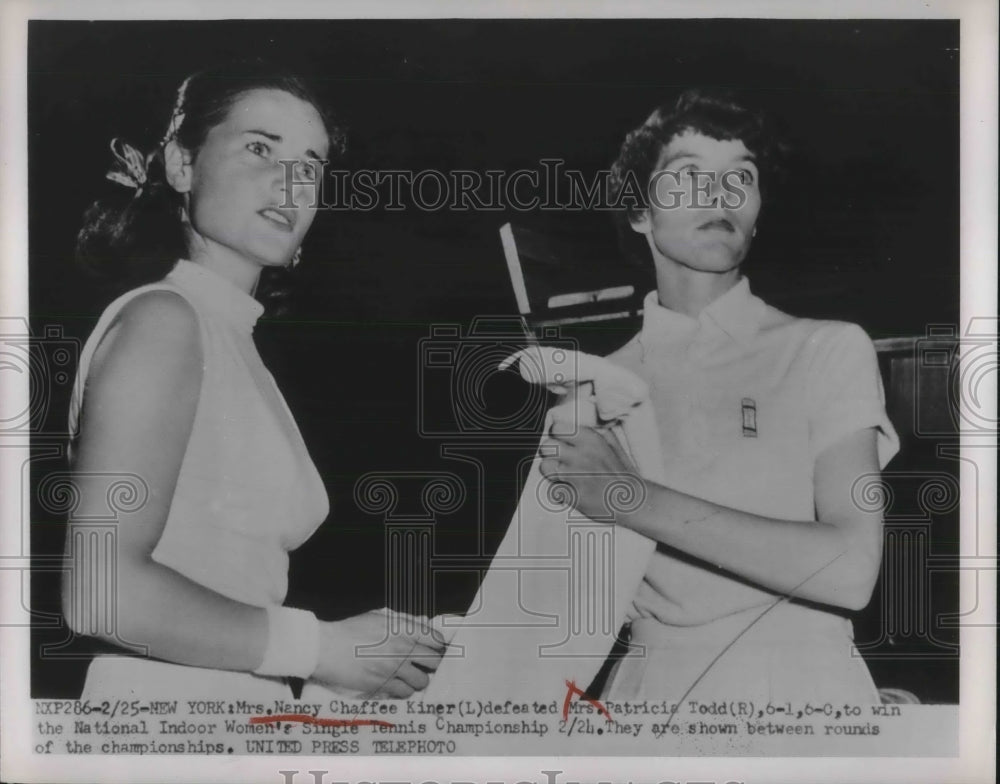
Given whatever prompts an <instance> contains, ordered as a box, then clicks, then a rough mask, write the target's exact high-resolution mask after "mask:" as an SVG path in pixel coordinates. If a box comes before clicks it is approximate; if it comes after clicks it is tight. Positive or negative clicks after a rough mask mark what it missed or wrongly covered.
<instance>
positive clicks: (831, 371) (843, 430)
mask: <svg viewBox="0 0 1000 784" xmlns="http://www.w3.org/2000/svg"><path fill="white" fill-rule="evenodd" d="M811 342H812V343H813V344H814V345H813V347H812V348H813V355H812V359H811V362H810V363H809V371H808V381H807V395H808V398H807V407H808V411H809V445H810V452H811V454H812V456H813V458H816V457H817V456H818V455H820V454H821V453H822V452H823V450H825V449H826V448H827V447H830V446H832V445H833V444H835V443H836V442H837V441H839V440H840V439H842V438H844V437H846V436H848V435H850V434H851V433H855V432H857V431H858V430H864V429H865V428H869V427H874V428H876V431H877V437H878V440H877V444H878V459H879V466H880V467H881V468H884V467H885V466H886V464H887V463H888V462H889V461H890V460H891V459H892V457H893V456H894V455H895V454H896V453H897V452H898V451H899V436H898V435H897V434H896V430H895V428H893V426H892V423H891V422H890V421H889V417H888V415H887V414H886V411H885V390H884V388H883V386H882V377H881V375H880V373H879V368H878V359H877V357H876V354H875V346H874V345H872V341H871V339H870V338H869V337H868V335H867V334H865V331H864V330H863V329H861V327H859V326H857V325H856V324H845V323H833V324H829V325H828V326H824V327H823V328H821V329H819V330H817V332H816V334H814V335H813V338H812V340H811Z"/></svg>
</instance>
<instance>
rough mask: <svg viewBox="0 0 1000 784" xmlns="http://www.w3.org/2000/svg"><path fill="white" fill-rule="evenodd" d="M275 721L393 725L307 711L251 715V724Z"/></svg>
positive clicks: (329, 724) (331, 725)
mask: <svg viewBox="0 0 1000 784" xmlns="http://www.w3.org/2000/svg"><path fill="white" fill-rule="evenodd" d="M276 721H289V722H291V721H297V722H300V723H301V724H318V725H319V726H321V727H395V726H396V725H395V724H393V723H392V722H391V721H382V720H381V719H320V718H317V717H316V716H310V715H309V714H308V713H279V714H277V715H274V716H251V717H250V723H251V724H271V723H273V722H276Z"/></svg>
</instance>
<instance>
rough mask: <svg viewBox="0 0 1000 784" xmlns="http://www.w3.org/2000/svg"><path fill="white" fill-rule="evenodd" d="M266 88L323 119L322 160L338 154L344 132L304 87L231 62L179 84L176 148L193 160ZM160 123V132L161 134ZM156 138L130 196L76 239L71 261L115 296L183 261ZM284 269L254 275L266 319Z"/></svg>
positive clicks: (178, 211)
mask: <svg viewBox="0 0 1000 784" xmlns="http://www.w3.org/2000/svg"><path fill="white" fill-rule="evenodd" d="M257 89H274V90H281V91H283V92H287V93H290V94H291V95H294V96H295V97H297V98H300V99H302V100H303V101H306V102H307V103H309V104H311V105H312V106H313V107H314V108H315V109H316V111H317V112H318V113H319V114H320V117H321V118H322V119H323V123H324V127H325V128H326V132H327V136H328V137H329V141H330V157H331V158H334V157H339V156H342V155H343V154H344V152H345V132H344V130H343V128H342V127H340V125H339V124H338V123H337V122H336V121H335V119H334V118H333V116H332V115H331V114H330V113H329V111H328V110H327V108H326V107H325V106H324V104H323V102H322V101H321V100H320V99H319V97H318V96H317V95H316V93H315V92H313V90H312V89H311V87H309V85H307V84H306V82H305V81H304V80H303V79H302V78H301V77H299V76H297V75H296V74H294V73H292V72H291V71H288V70H285V69H283V68H281V67H279V66H276V65H274V64H272V63H268V62H266V61H264V60H259V59H254V60H239V61H235V62H230V63H227V64H225V65H221V66H218V67H214V68H210V69H206V70H204V71H200V72H198V73H195V74H193V75H192V76H190V77H189V78H188V80H187V85H186V88H185V90H184V96H183V103H182V105H181V106H180V107H179V110H180V111H181V112H182V113H183V120H182V121H181V123H180V125H179V126H178V127H177V128H176V129H174V130H175V132H176V136H175V138H176V139H177V141H178V143H179V144H180V145H181V146H182V147H184V148H185V149H187V150H190V151H191V152H192V153H193V154H194V155H195V156H197V154H198V151H199V150H200V148H201V146H202V145H203V144H204V142H205V139H206V138H207V136H208V133H209V131H211V130H212V128H214V127H215V126H216V125H218V124H220V123H221V122H223V121H224V120H225V118H226V115H227V113H228V112H229V109H230V108H231V107H232V105H233V104H234V103H235V102H236V101H237V100H239V98H240V97H241V96H242V95H244V94H245V93H247V92H249V91H250V90H257ZM166 126H167V121H166V120H164V122H163V124H162V126H161V127H163V128H166ZM168 140H169V139H168V138H164V140H163V141H162V142H160V143H159V144H158V145H157V146H156V147H155V148H154V149H153V151H152V152H151V154H150V155H149V156H148V157H147V165H146V181H145V183H143V185H142V187H141V188H140V189H139V190H138V191H134V190H130V189H128V188H125V187H121V186H115V187H114V188H113V190H112V191H111V192H109V195H108V196H107V197H105V198H101V199H99V200H97V201H95V202H94V203H93V204H92V205H91V206H90V207H89V208H88V209H87V211H86V213H85V214H84V218H83V226H82V228H81V229H80V231H79V233H78V234H77V240H76V258H77V260H78V262H79V263H80V264H81V265H82V266H83V267H84V268H85V269H87V270H89V271H91V272H93V273H95V274H96V275H98V276H99V277H101V278H103V279H104V280H105V281H112V282H113V283H114V287H115V288H116V289H126V288H132V287H134V286H139V285H142V284H144V283H152V282H153V281H157V280H160V279H162V278H163V277H164V276H165V275H166V274H167V273H168V272H170V270H171V269H172V268H173V266H174V263H175V262H176V261H177V260H178V259H180V258H185V257H187V256H188V246H187V236H186V233H185V230H184V225H183V222H182V214H183V205H184V199H183V197H182V196H181V194H179V193H178V192H177V191H175V190H174V189H173V188H172V187H171V186H170V184H169V183H168V182H167V179H166V170H165V167H164V160H163V145H164V144H165V142H166V141H168ZM293 274H294V273H293V271H292V269H291V268H284V269H282V268H268V269H265V270H263V271H262V273H261V278H260V281H259V284H258V286H257V292H256V294H257V297H258V299H260V300H261V302H262V303H263V304H264V305H265V307H266V309H267V312H268V313H269V314H271V315H278V314H280V313H282V312H283V311H284V310H285V309H286V305H287V300H288V296H289V294H290V292H291V282H292V277H293Z"/></svg>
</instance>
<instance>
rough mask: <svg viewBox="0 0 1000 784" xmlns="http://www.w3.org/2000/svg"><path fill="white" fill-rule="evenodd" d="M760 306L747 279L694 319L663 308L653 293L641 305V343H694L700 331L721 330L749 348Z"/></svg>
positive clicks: (760, 302) (741, 279) (754, 332)
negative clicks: (690, 341)
mask: <svg viewBox="0 0 1000 784" xmlns="http://www.w3.org/2000/svg"><path fill="white" fill-rule="evenodd" d="M763 306H764V303H763V302H762V301H761V300H760V299H759V298H758V297H755V296H754V295H753V294H751V293H750V281H749V279H748V278H746V277H742V278H740V280H739V282H737V284H736V285H735V286H733V287H732V288H731V289H729V291H727V292H726V293H725V294H723V295H722V296H720V297H717V298H716V299H715V300H713V301H712V302H711V303H710V304H709V305H708V306H706V307H705V308H704V309H702V311H701V313H699V314H698V316H697V317H692V316H687V315H685V314H683V313H678V312H677V311H675V310H670V309H669V308H665V307H663V305H661V304H660V301H659V297H658V295H657V291H656V290H655V289H654V290H653V291H651V292H649V294H647V295H646V298H645V300H644V301H643V317H642V330H641V332H640V339H641V340H642V341H643V344H644V345H650V346H651V345H655V344H656V343H659V342H664V341H668V342H670V341H675V340H679V339H684V338H687V339H694V337H695V336H696V335H697V333H698V332H699V331H701V330H703V329H709V330H712V331H719V330H721V331H722V332H723V333H724V334H726V335H728V336H729V337H730V338H731V339H732V340H735V341H737V342H738V343H740V344H742V345H749V344H750V343H751V341H752V340H753V339H754V337H755V336H756V335H757V331H758V330H759V329H760V319H761V315H762V312H763Z"/></svg>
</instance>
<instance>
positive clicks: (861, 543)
mask: <svg viewBox="0 0 1000 784" xmlns="http://www.w3.org/2000/svg"><path fill="white" fill-rule="evenodd" d="M777 150H778V147H777V145H776V144H775V143H774V142H773V141H772V137H771V135H770V133H769V131H768V128H767V124H766V122H765V121H764V119H763V117H762V115H760V114H759V113H756V112H753V111H751V110H749V109H747V108H746V107H745V106H743V105H742V104H741V103H739V102H738V101H736V100H734V99H733V98H732V97H730V96H728V95H725V94H718V93H711V92H707V91H701V90H690V91H687V92H685V93H684V94H682V95H681V96H680V98H679V99H678V100H677V101H676V102H675V103H672V104H667V105H664V106H662V107H660V108H658V109H657V110H656V111H654V112H653V113H652V115H650V117H649V118H648V119H647V120H646V121H645V122H644V123H643V124H642V125H641V126H639V127H638V128H636V129H635V130H633V131H632V132H631V133H629V134H628V136H627V137H626V139H625V142H624V144H623V145H622V148H621V154H620V156H619V158H618V160H617V161H616V162H615V164H614V168H613V172H614V178H613V181H614V183H615V192H614V193H613V196H615V197H618V196H621V195H622V193H623V189H626V188H627V189H629V193H637V194H638V198H636V199H634V204H632V205H628V202H627V200H626V199H621V203H622V204H623V205H625V206H626V207H628V208H627V209H625V210H624V211H623V213H622V214H621V215H620V225H621V228H622V229H623V230H624V232H625V234H626V236H627V238H628V239H630V240H633V242H632V244H631V245H630V246H629V248H630V254H631V255H632V256H633V257H634V258H637V259H638V260H640V261H644V262H645V263H648V264H652V266H653V268H654V270H655V274H656V284H657V288H656V290H655V291H653V292H651V293H650V294H649V296H648V297H647V298H646V300H645V304H644V316H643V325H642V329H641V331H640V332H639V334H637V335H636V336H635V337H634V338H633V339H632V340H631V341H630V342H629V343H628V344H627V345H625V346H624V347H623V348H622V349H620V350H619V351H617V352H615V353H614V354H613V355H611V357H610V359H611V360H612V361H613V362H616V363H618V364H620V365H622V366H623V367H625V368H627V369H629V370H631V371H633V372H634V373H636V374H637V375H638V376H640V377H641V378H643V379H644V380H645V381H647V382H648V384H649V387H650V395H651V399H652V403H653V406H654V409H655V412H656V416H657V420H658V425H659V429H660V440H661V445H662V451H663V454H664V460H665V469H666V477H667V479H666V481H665V483H664V484H662V485H660V484H657V483H654V482H650V481H648V480H644V491H645V496H644V498H645V500H644V502H643V503H642V504H641V506H639V507H638V508H636V509H635V510H634V511H631V512H628V513H621V514H619V515H618V516H617V521H616V522H617V523H618V524H619V525H623V526H626V527H628V528H632V529H633V530H635V531H637V532H639V533H641V534H643V535H645V536H647V537H649V538H652V539H654V540H656V542H657V543H658V545H659V546H658V549H657V551H656V553H655V554H654V556H653V559H652V561H651V563H650V565H649V567H648V569H647V570H646V572H645V578H644V580H643V582H642V584H641V586H640V588H639V591H638V593H637V595H636V596H635V598H634V600H633V602H632V608H631V611H630V613H629V618H630V621H631V644H632V650H631V651H630V653H629V655H628V656H626V657H625V658H624V659H623V660H622V662H621V663H620V664H619V665H618V666H617V668H616V672H615V673H614V674H613V676H612V679H611V681H610V685H609V688H608V696H610V697H612V698H619V699H629V698H637V697H642V698H646V697H650V698H663V699H667V700H681V699H684V698H686V697H687V696H690V697H691V699H711V698H719V699H725V700H751V701H754V702H755V704H757V705H759V706H763V705H764V704H766V703H767V702H772V703H785V702H786V701H789V700H793V701H795V704H798V705H801V704H803V701H812V702H814V703H816V701H819V702H820V703H825V702H828V701H833V700H836V701H838V702H850V703H862V702H878V694H877V691H876V689H875V686H874V684H873V683H872V680H871V677H870V675H869V673H868V670H867V668H866V667H865V664H864V662H863V660H862V659H861V657H860V656H859V655H858V653H857V651H856V649H855V648H854V646H853V643H852V628H851V623H850V621H849V620H848V619H847V617H846V616H847V615H848V614H849V613H850V612H851V611H854V610H859V609H861V608H863V607H864V606H865V605H866V604H867V603H868V601H869V598H870V596H871V592H872V589H873V586H874V584H875V581H876V578H877V576H878V572H879V566H880V563H881V549H882V528H881V509H880V508H879V506H878V504H877V503H872V498H871V488H872V487H877V486H878V484H877V483H878V478H879V471H880V468H882V467H884V466H885V464H886V463H887V462H888V460H889V459H890V458H891V457H892V455H893V454H895V452H896V451H897V450H898V444H899V442H898V438H897V436H896V433H895V432H894V430H893V427H892V425H891V424H890V422H889V420H888V418H887V417H886V413H885V409H884V395H883V390H882V385H881V379H880V377H879V371H878V366H877V362H876V356H875V352H874V349H873V346H872V343H871V341H870V340H869V338H868V336H867V335H866V334H865V333H864V331H863V330H862V329H861V328H860V327H858V326H856V325H854V324H848V323H843V322H836V321H818V320H812V319H802V318H795V317H793V316H790V315H787V314H785V313H782V312H781V311H779V310H777V309H775V308H773V307H771V306H769V305H767V304H766V303H765V302H763V301H762V300H761V299H759V298H758V297H756V296H754V295H753V294H752V293H751V291H750V287H749V282H748V280H747V278H746V277H745V276H744V274H743V271H742V268H743V264H744V262H745V260H746V258H747V256H748V254H749V252H750V247H751V244H752V242H753V238H754V236H755V235H756V233H757V225H758V220H759V217H760V214H761V208H762V206H763V204H764V198H765V194H766V193H767V191H766V188H767V187H768V185H769V184H771V182H773V179H774V173H775V171H776V169H777V156H776V154H775V153H776V151H777ZM551 444H552V445H553V446H556V447H558V455H557V456H555V457H550V458H547V459H546V460H544V461H543V462H542V472H543V474H545V475H546V476H548V477H549V478H550V479H553V480H555V481H561V482H565V483H568V484H570V485H572V486H573V487H574V489H575V491H576V492H575V499H576V504H577V507H578V508H579V509H580V511H582V512H583V513H584V514H587V513H588V512H592V513H593V514H592V515H588V516H600V515H602V514H605V512H604V510H605V498H604V494H605V488H606V485H607V483H608V480H607V475H608V474H611V475H614V474H620V473H622V472H627V471H630V470H632V466H631V463H630V461H629V460H628V458H627V457H626V456H625V454H623V452H622V450H621V449H620V447H619V446H618V443H617V441H615V439H613V438H606V437H605V435H604V434H603V433H602V432H601V431H600V430H595V429H592V428H581V429H580V430H579V432H578V433H577V434H575V435H571V436H561V435H560V436H554V437H553V438H552V442H551Z"/></svg>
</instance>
